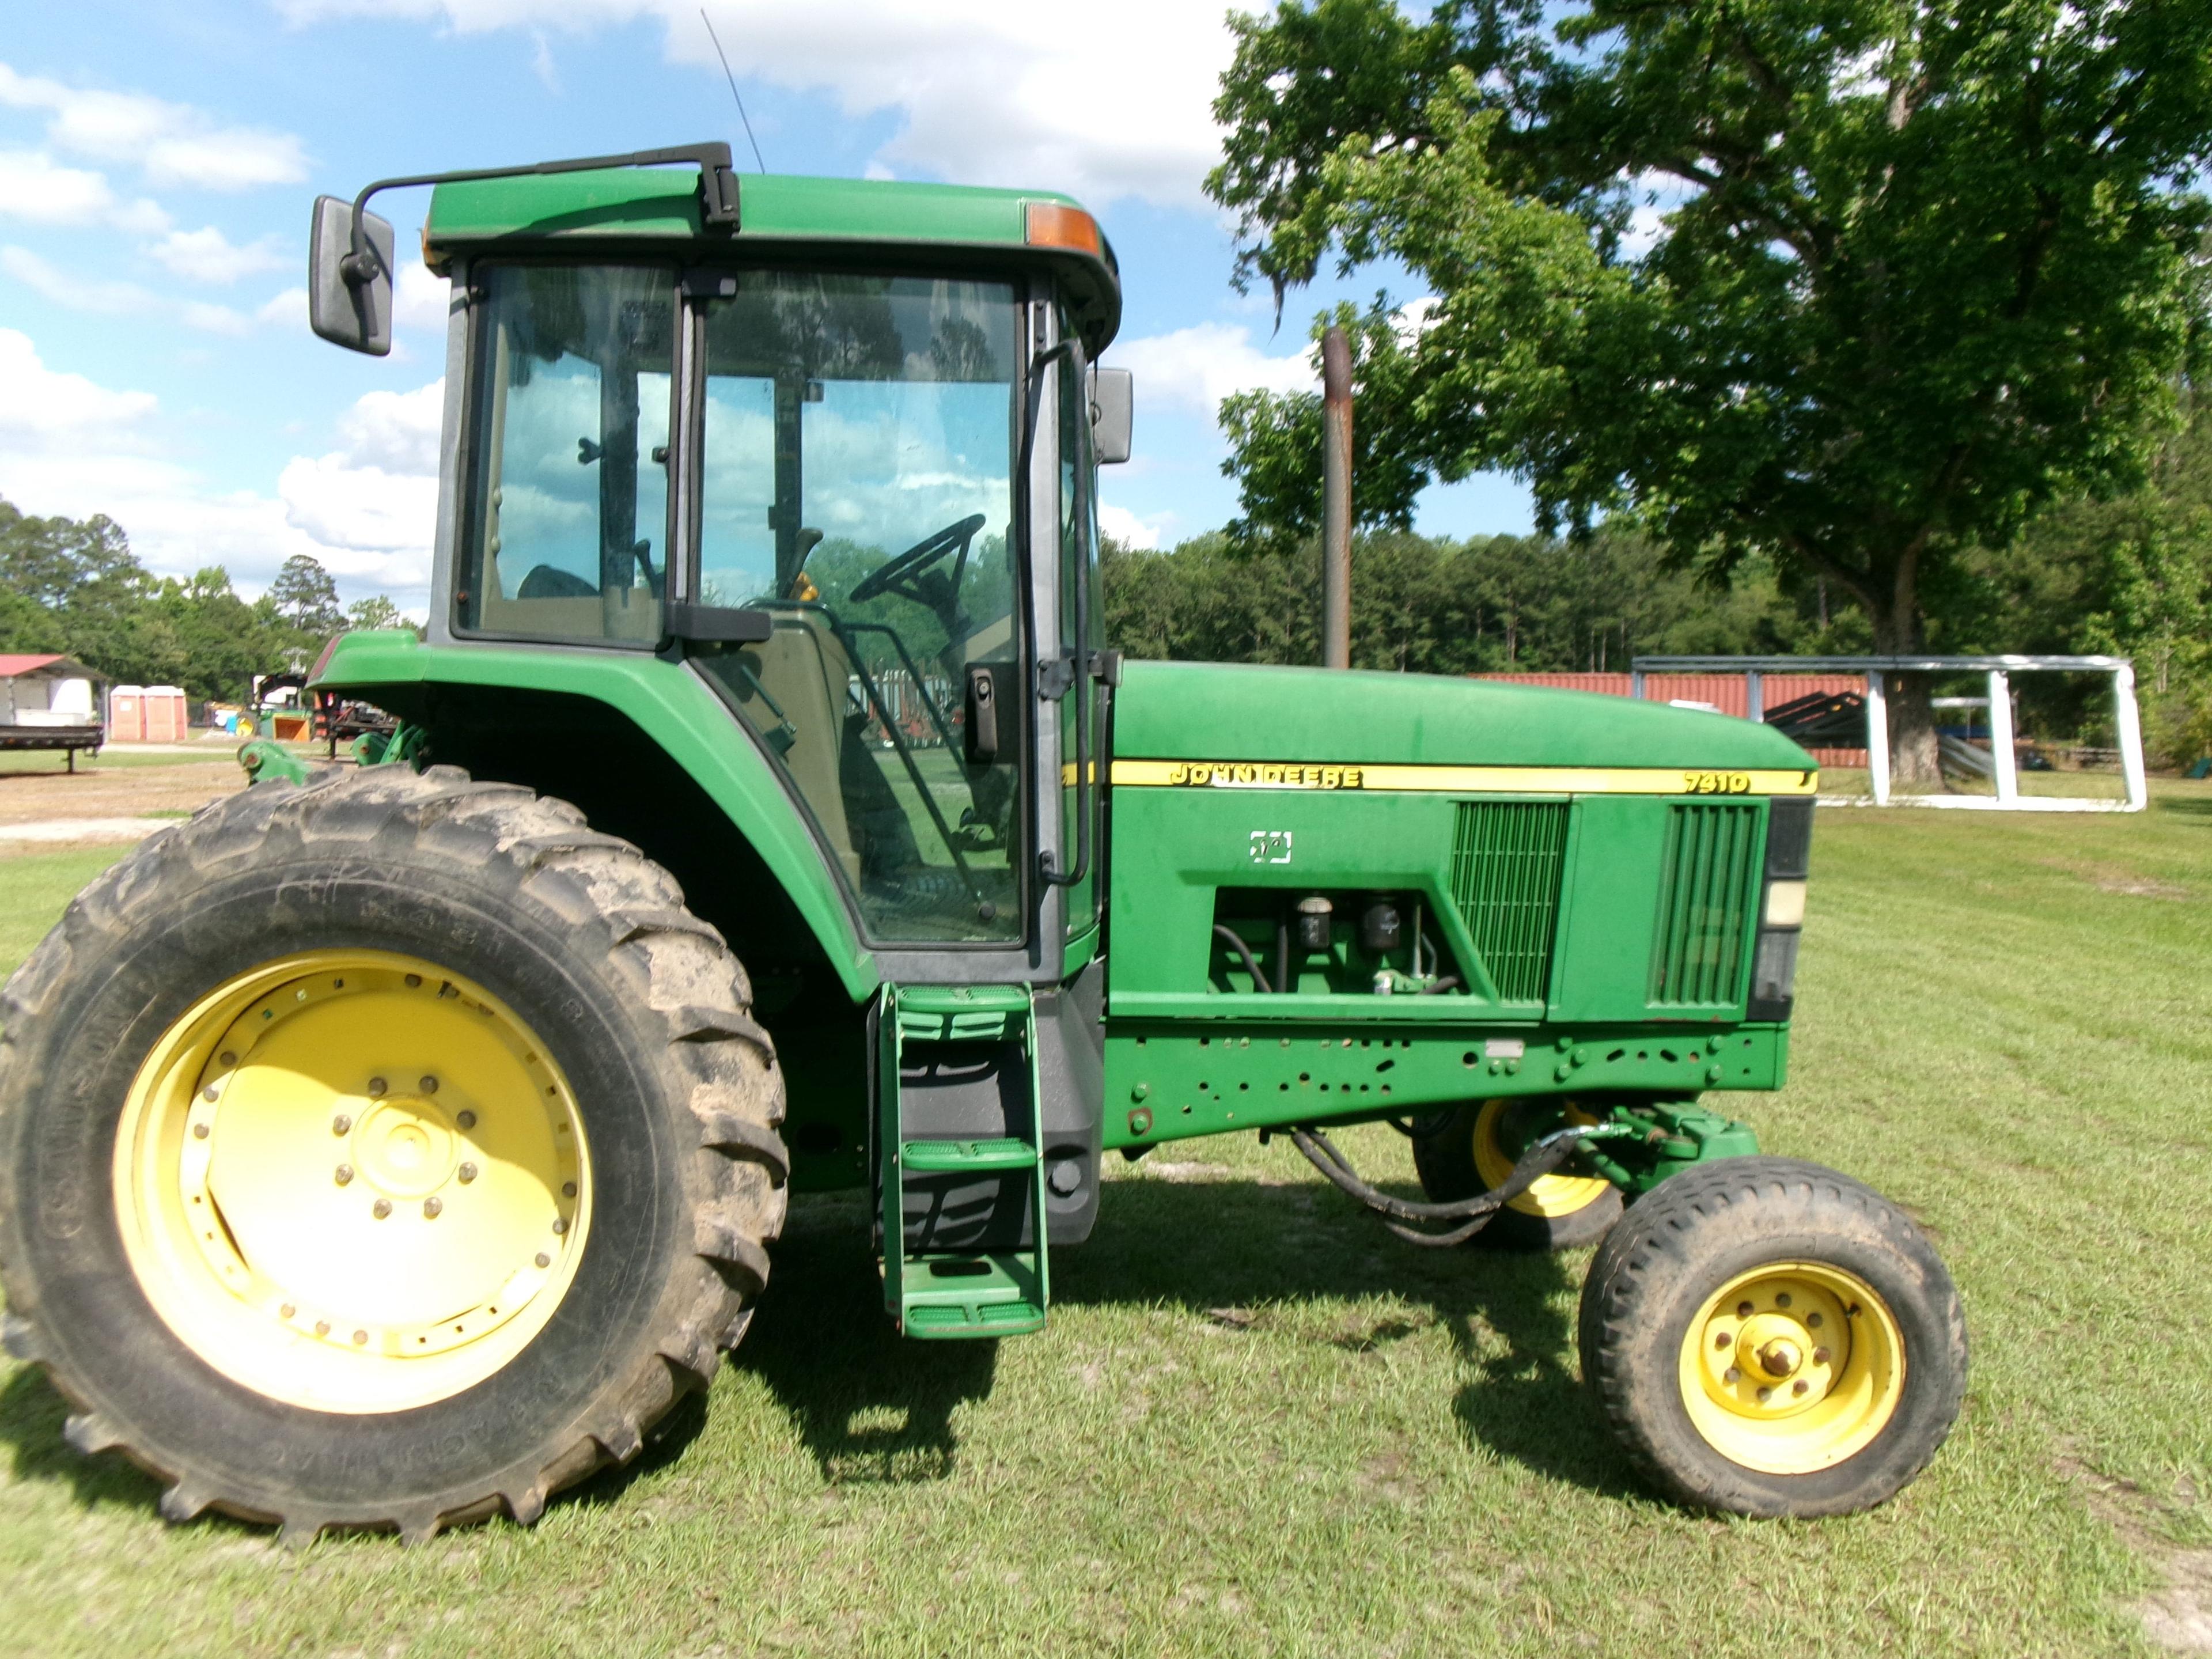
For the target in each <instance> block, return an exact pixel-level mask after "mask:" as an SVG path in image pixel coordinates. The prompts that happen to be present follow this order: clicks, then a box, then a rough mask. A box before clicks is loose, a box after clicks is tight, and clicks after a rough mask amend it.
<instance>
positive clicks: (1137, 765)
mask: <svg viewBox="0 0 2212 1659" xmlns="http://www.w3.org/2000/svg"><path fill="white" fill-rule="evenodd" d="M1113 776H1114V782H1115V785H1116V786H1118V787H1136V788H1171V789H1173V788H1181V789H1324V790H1325V789H1363V790H1422V791H1427V792H1430V793H1439V792H1440V793H1447V794H1466V795H1496V794H1514V795H1524V794H1525V795H1809V794H1812V793H1814V791H1815V790H1816V789H1817V788H1818V787H1819V786H1820V773H1819V772H1818V771H1817V770H1814V769H1811V768H1808V769H1805V770H1804V771H1802V772H1772V771H1760V772H1741V771H1728V770H1719V771H1704V770H1696V769H1681V768H1677V767H1657V766H1401V765H1395V764H1394V765H1358V766H1332V765H1318V766H1314V765H1304V764H1300V763H1289V762H1282V761H1164V760H1117V761H1115V763H1114V774H1113Z"/></svg>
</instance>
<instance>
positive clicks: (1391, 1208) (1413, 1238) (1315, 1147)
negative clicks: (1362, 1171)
mask: <svg viewBox="0 0 2212 1659" xmlns="http://www.w3.org/2000/svg"><path fill="white" fill-rule="evenodd" d="M1641 1133H1644V1132H1643V1131H1641V1130H1639V1129H1638V1128H1636V1127H1634V1126H1633V1125H1631V1124H1626V1123H1591V1124H1572V1125H1570V1126H1569V1127H1566V1128H1564V1129H1555V1130H1553V1132H1552V1133H1550V1134H1547V1135H1545V1136H1543V1137H1541V1139H1538V1140H1536V1141H1535V1142H1534V1143H1533V1144H1532V1145H1531V1146H1529V1148H1528V1151H1527V1152H1523V1153H1522V1154H1521V1158H1520V1161H1519V1162H1518V1163H1516V1164H1514V1166H1513V1173H1512V1174H1510V1175H1509V1176H1506V1177H1505V1179H1504V1181H1502V1182H1499V1183H1498V1185H1497V1186H1495V1187H1493V1188H1491V1189H1490V1190H1489V1191H1488V1192H1486V1193H1478V1194H1476V1195H1475V1196H1474V1197H1473V1198H1465V1199H1461V1200H1457V1201H1455V1202H1454V1203H1449V1204H1416V1203H1413V1202H1412V1201H1410V1200H1407V1199H1402V1198H1393V1197H1391V1196H1390V1194H1388V1193H1386V1192H1383V1191H1381V1190H1379V1189H1377V1188H1374V1187H1370V1186H1369V1185H1368V1184H1367V1182H1364V1181H1362V1180H1361V1179H1360V1178H1359V1176H1358V1171H1357V1170H1353V1168H1352V1165H1351V1164H1350V1163H1349V1162H1347V1161H1346V1158H1345V1156H1344V1154H1343V1153H1342V1152H1339V1151H1337V1149H1336V1145H1335V1143H1334V1141H1332V1140H1330V1139H1329V1138H1328V1136H1327V1135H1325V1134H1323V1133H1322V1132H1321V1131H1320V1130H1319V1129H1316V1128H1314V1127H1311V1126H1310V1125H1307V1126H1302V1127H1295V1128H1293V1129H1291V1143H1292V1144H1293V1145H1294V1146H1297V1149H1298V1151H1299V1152H1303V1153H1304V1154H1305V1158H1306V1161H1307V1162H1308V1163H1309V1164H1312V1165H1313V1166H1314V1168H1316V1170H1320V1171H1321V1172H1322V1174H1323V1175H1324V1176H1328V1180H1329V1184H1330V1185H1332V1186H1334V1187H1335V1188H1337V1190H1338V1191H1340V1192H1342V1193H1345V1194H1349V1195H1350V1196H1351V1197H1353V1198H1356V1199H1358V1200H1359V1201H1360V1202H1361V1203H1362V1204H1364V1205H1365V1206H1367V1207H1368V1208H1369V1209H1370V1210H1372V1211H1374V1212H1376V1214H1377V1215H1379V1216H1381V1217H1382V1218H1383V1225H1384V1226H1386V1227H1388V1228H1389V1230H1390V1231H1392V1232H1394V1233H1395V1234H1397V1235H1398V1237H1401V1238H1402V1239H1404V1240H1405V1241H1406V1242H1407V1243H1409V1244H1423V1245H1429V1246H1432V1247H1436V1248H1439V1249H1441V1248H1443V1247H1445V1246H1448V1245H1453V1244H1463V1243H1466V1242H1467V1241H1468V1239H1470V1238H1473V1237H1474V1236H1475V1234H1477V1233H1479V1232H1480V1231H1482V1230H1483V1229H1484V1228H1485V1227H1486V1226H1488V1225H1490V1218H1492V1216H1494V1215H1496V1214H1497V1213H1498V1211H1500V1210H1502V1209H1504V1207H1505V1206H1507V1205H1508V1204H1510V1203H1511V1202H1512V1201H1513V1200H1515V1199H1516V1198H1518V1197H1520V1196H1521V1194H1523V1193H1525V1192H1527V1191H1528V1188H1531V1187H1533V1186H1534V1185H1535V1184H1536V1182H1539V1181H1541V1179H1543V1177H1544V1176H1547V1175H1549V1174H1551V1173H1552V1172H1553V1170H1556V1169H1558V1168H1559V1165H1561V1164H1564V1163H1565V1162H1566V1161H1567V1160H1568V1159H1569V1158H1571V1157H1573V1156H1574V1154H1575V1152H1577V1150H1578V1149H1579V1148H1580V1147H1581V1146H1582V1144H1583V1142H1584V1141H1589V1140H1611V1139H1616V1138H1618V1137H1620V1136H1623V1135H1637V1134H1641ZM1408 1221H1460V1222H1463V1223H1464V1224H1465V1225H1462V1226H1459V1227H1455V1228H1453V1229H1451V1230H1450V1231H1447V1232H1441V1233H1430V1232H1422V1231H1419V1230H1417V1229H1415V1228H1413V1227H1408V1226H1405V1225H1401V1224H1402V1223H1405V1222H1408Z"/></svg>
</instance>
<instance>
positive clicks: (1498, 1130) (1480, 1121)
mask: <svg viewBox="0 0 2212 1659" xmlns="http://www.w3.org/2000/svg"><path fill="white" fill-rule="evenodd" d="M1512 1106H1513V1102H1511V1101H1510V1100H1486V1101H1484V1102H1483V1103H1482V1106H1481V1109H1480V1110H1479V1111H1478V1112H1476V1114H1475V1116H1474V1170H1475V1173H1476V1174H1477V1175H1479V1176H1481V1177H1482V1184H1483V1186H1484V1187H1485V1188H1497V1187H1499V1186H1501V1185H1503V1184H1504V1181H1505V1178H1506V1177H1507V1176H1510V1175H1511V1174H1512V1173H1513V1165H1514V1163H1515V1161H1516V1160H1515V1158H1513V1156H1512V1154H1511V1153H1510V1152H1507V1151H1506V1150H1505V1145H1504V1139H1503V1138H1502V1129H1503V1126H1504V1120H1505V1114H1506V1113H1507V1112H1508V1111H1509V1110H1510V1109H1511V1108H1512ZM1566 1121H1568V1122H1569V1123H1595V1122H1596V1121H1597V1120H1596V1119H1595V1118H1594V1117H1592V1116H1591V1115H1589V1113H1588V1112H1585V1111H1583V1109H1581V1108H1580V1107H1578V1106H1570V1107H1568V1108H1567V1114H1566ZM1612 1190H1613V1183H1612V1182H1610V1181H1607V1179H1605V1177H1604V1176H1575V1175H1547V1176H1537V1177H1536V1179H1535V1181H1534V1182H1533V1183H1532V1184H1531V1185H1530V1186H1529V1188H1528V1191H1527V1192H1525V1193H1522V1194H1521V1195H1520V1196H1519V1197H1517V1198H1509V1199H1508V1200H1505V1207H1506V1208H1508V1209H1510V1210H1518V1211H1520V1212H1521V1213H1522V1214H1523V1215H1534V1216H1543V1217H1545V1218H1557V1217H1559V1216H1565V1215H1572V1214H1574V1213H1575V1212H1577V1210H1586V1209H1588V1208H1589V1206H1591V1205H1593V1204H1595V1203H1596V1202H1597V1201H1598V1200H1600V1199H1601V1198H1603V1197H1604V1196H1605V1195H1606V1194H1607V1193H1609V1192H1611V1191H1612Z"/></svg>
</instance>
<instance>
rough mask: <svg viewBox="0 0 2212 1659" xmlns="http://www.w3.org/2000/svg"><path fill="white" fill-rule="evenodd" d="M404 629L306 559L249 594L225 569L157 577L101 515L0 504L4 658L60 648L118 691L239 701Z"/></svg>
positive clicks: (383, 605) (380, 602) (382, 606)
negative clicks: (332, 646)
mask: <svg viewBox="0 0 2212 1659" xmlns="http://www.w3.org/2000/svg"><path fill="white" fill-rule="evenodd" d="M405 625H406V623H405V622H404V618H403V617H401V616H400V614H399V608H398V606H397V605H394V604H393V603H392V601H391V600H390V599H387V598H386V597H384V596H383V595H382V594H379V595H377V596H376V597H374V598H373V599H357V600H356V601H355V602H354V603H353V604H352V605H343V606H342V605H340V604H339V603H338V592H337V585H336V584H335V583H333V582H332V581H331V577H330V573H329V572H328V571H326V570H325V569H324V568H323V567H322V566H321V565H320V564H319V562H316V561H315V560H314V559H313V558H311V557H309V556H307V555H306V554H295V555H294V556H292V557H290V558H289V559H287V560H285V562H284V564H283V568H282V569H280V570H279V571H278V572H277V573H276V580H274V581H273V582H271V583H270V586H269V590H268V592H265V593H264V594H262V595H261V597H260V598H259V599H242V598H240V595H239V593H238V591H237V590H236V589H235V588H234V586H232V585H231V580H230V575H229V573H228V571H226V570H224V569H223V568H222V567H221V566H219V565H211V566H210V567H208V568H205V569H203V570H200V571H197V572H196V573H195V574H192V575H191V576H185V577H178V576H156V575H155V574H153V573H152V572H150V571H149V570H148V569H147V568H146V567H145V566H144V565H143V564H142V563H140V562H139V561H138V558H137V555H135V554H134V553H132V552H131V543H130V539H129V538H128V537H127V536H126V535H125V533H124V530H123V526H120V525H118V524H117V523H116V522H115V521H114V520H112V519H110V518H108V517H107V516H106V514H104V513H95V514H94V516H93V517H91V518H89V519H83V520H75V519H65V518H36V517H33V516H31V515H29V514H27V513H22V512H21V511H20V510H18V509H17V508H16V507H15V506H13V505H12V504H11V503H9V501H5V500H4V499H0V651H15V652H58V653H61V654H62V655H64V656H68V657H73V658H75V659H76V660H77V661H79V662H81V663H82V664H84V665H86V666H87V667H88V668H92V669H96V670H97V671H100V673H102V674H105V675H106V676H108V678H111V679H112V680H114V681H115V682H117V683H118V684H137V685H176V686H181V687H182V688H183V689H184V690H185V694H186V696H189V697H191V699H193V700H194V701H196V702H197V701H203V700H205V701H212V702H238V701H240V699H242V698H244V697H245V696H246V692H247V689H248V687H249V685H250V684H251V683H252V677H253V676H254V675H256V674H270V673H276V672H279V671H283V670H286V669H303V668H306V667H307V665H309V664H311V663H312V662H313V660H314V658H315V653H317V652H319V651H320V650H321V649H322V647H323V642H324V641H325V640H327V639H329V638H330V636H331V635H333V634H336V633H339V632H342V631H343V630H344V629H349V628H395V627H404V626H405Z"/></svg>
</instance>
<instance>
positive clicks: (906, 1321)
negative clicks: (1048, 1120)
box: [877, 985, 1049, 1340]
mask: <svg viewBox="0 0 2212 1659" xmlns="http://www.w3.org/2000/svg"><path fill="white" fill-rule="evenodd" d="M878 1040H879V1042H880V1048H879V1051H878V1084H877V1095H878V1102H879V1105H878V1113H879V1116H878V1139H877V1145H878V1148H879V1155H880V1156H881V1158H883V1161H884V1168H883V1229H884V1308H885V1310H887V1311H888V1312H889V1313H890V1316H891V1317H892V1318H893V1319H894V1320H896V1322H897V1323H898V1328H899V1330H900V1331H901V1332H902V1334H905V1335H908V1336H911V1337H916V1338H925V1339H932V1340H938V1339H944V1338H949V1337H999V1336H1019V1335H1022V1334H1025V1333H1027V1332H1030V1331H1040V1330H1042V1329H1043V1328H1044V1322H1045V1304H1046V1301H1047V1299H1048V1294H1049V1279H1048V1273H1047V1270H1046V1267H1045V1187H1044V1149H1043V1135H1042V1130H1041V1127H1040V1123H1041V1116H1042V1102H1041V1100H1040V1099H1039V1097H1038V1092H1037V1066H1036V1013H1035V1011H1034V1010H1033V1009H1032V1007H1031V1006H1030V994H1029V992H1028V991H1027V990H1026V989H1025V988H1024V987H1020V986H1017V985H904V986H901V985H886V986H885V987H884V1003H883V1013H882V1017H881V1021H880V1025H879V1030H878ZM989 1043H997V1044H1000V1045H1005V1046H1010V1047H1011V1046H1018V1049H1019V1053H1020V1060H1019V1066H1020V1068H1021V1073H1022V1074H1023V1075H1024V1078H1025V1079H1026V1082H1027V1085H1028V1101H1029V1121H1028V1123H1027V1125H1026V1138H1024V1136H1022V1135H1019V1134H1008V1135H1000V1136H995V1137H990V1138H985V1139H924V1138H921V1137H919V1136H916V1135H915V1134H913V1133H910V1132H909V1131H908V1128H907V1127H906V1122H905V1117H906V1112H905V1093H906V1091H905V1089H904V1087H903V1085H902V1079H904V1077H905V1076H906V1074H907V1070H908V1066H909V1064H910V1063H912V1062H913V1061H915V1060H918V1059H920V1058H922V1057H925V1056H926V1055H927V1054H928V1052H929V1050H930V1049H932V1048H945V1047H947V1046H949V1045H955V1044H967V1045H979V1044H989ZM1009 1127H1012V1126H1009ZM1016 1174H1020V1175H1023V1176H1026V1178H1027V1182H1028V1187H1029V1203H1030V1244H1029V1246H1028V1248H1026V1249H987V1250H975V1251H963V1250H940V1249H925V1250H921V1251H919V1252H915V1251H909V1250H908V1249H907V1237H906V1199H907V1182H908V1178H909V1177H924V1176H981V1177H989V1176H1001V1177H1004V1176H1012V1175H1016Z"/></svg>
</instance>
